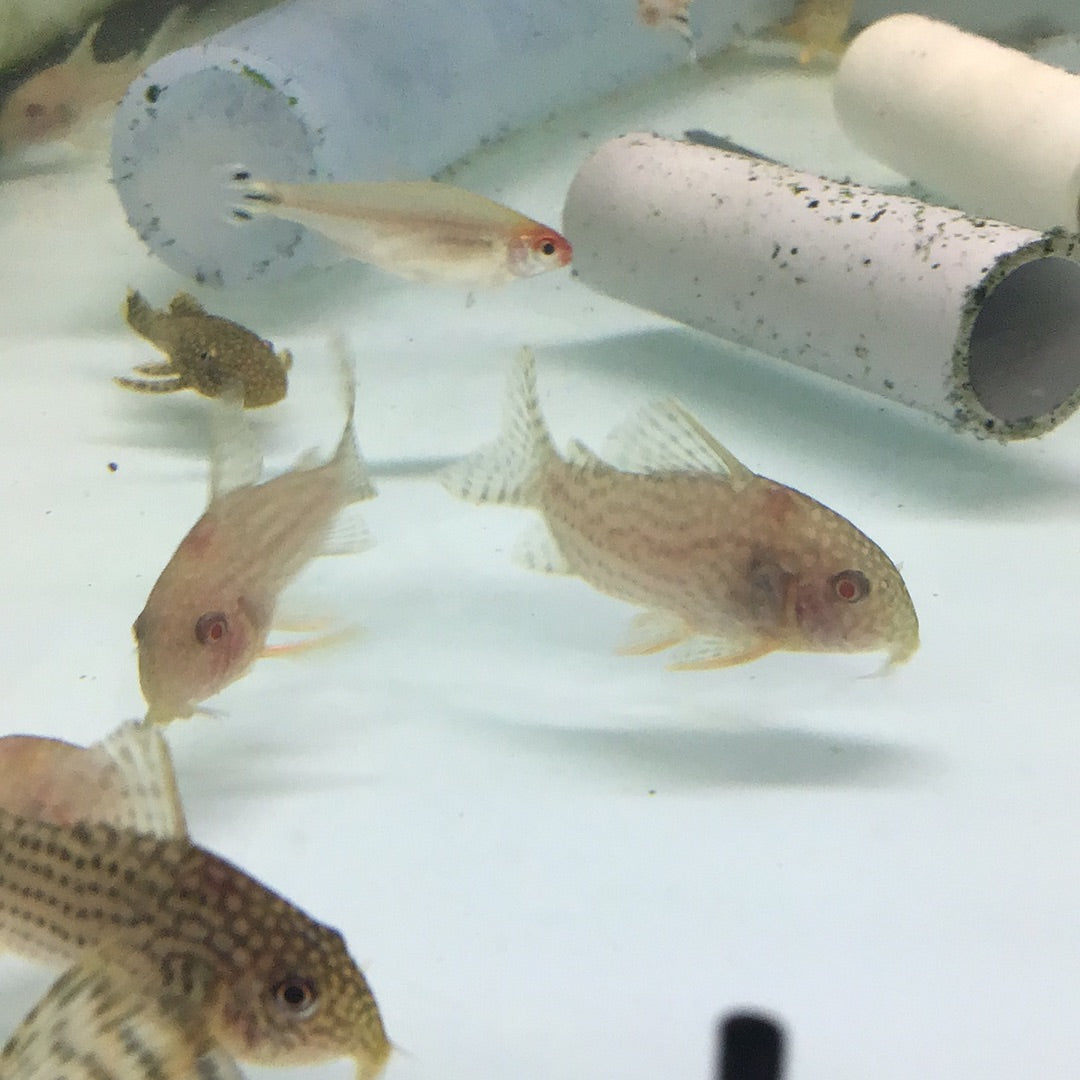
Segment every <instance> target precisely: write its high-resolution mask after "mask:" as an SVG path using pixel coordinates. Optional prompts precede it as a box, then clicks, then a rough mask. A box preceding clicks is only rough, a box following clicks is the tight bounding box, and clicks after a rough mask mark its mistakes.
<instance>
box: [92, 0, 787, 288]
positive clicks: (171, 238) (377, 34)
mask: <svg viewBox="0 0 1080 1080" xmlns="http://www.w3.org/2000/svg"><path fill="white" fill-rule="evenodd" d="M789 7H790V0H725V2H724V3H723V4H705V5H694V6H693V7H692V9H691V12H690V18H691V26H692V28H693V32H694V35H695V44H696V46H697V49H698V51H699V53H701V54H703V55H704V54H705V53H708V52H710V51H713V50H715V49H717V48H719V47H721V46H722V45H724V44H726V43H727V42H728V41H730V40H731V38H732V37H733V36H734V34H735V33H736V27H737V26H738V27H741V28H742V29H743V30H750V31H752V30H755V29H760V28H761V27H762V26H765V25H767V24H768V23H770V22H772V21H774V20H775V19H776V18H778V17H779V16H780V15H781V14H783V13H784V12H785V11H786V10H788V9H789ZM636 11H637V8H636V4H635V2H634V0H454V2H453V3H448V2H447V0H291V2H289V3H285V4H282V5H280V6H279V7H277V8H274V9H273V10H271V11H268V12H265V13H264V14H262V15H259V16H257V17H255V18H253V19H249V20H247V21H246V22H244V23H241V24H239V25H237V26H234V27H231V28H230V29H228V30H226V31H223V32H222V33H220V34H218V35H216V36H215V37H213V38H211V39H210V40H209V41H207V42H206V43H205V44H203V45H199V46H195V47H193V48H190V49H183V50H181V51H179V52H176V53H173V54H172V55H170V56H166V57H164V58H163V59H162V60H160V61H159V62H158V63H156V64H154V65H152V66H151V67H150V68H149V69H148V70H147V71H146V73H145V74H144V75H142V76H141V77H140V78H138V79H136V80H135V82H134V83H132V85H131V87H130V88H129V90H128V93H127V95H126V96H125V98H124V100H123V102H122V103H121V105H120V108H119V109H118V111H117V116H116V121H115V125H114V133H113V147H112V165H113V176H114V180H115V183H116V190H117V193H118V194H119V196H120V199H121V202H122V203H123V205H124V208H125V210H126V212H127V215H128V220H129V221H130V223H131V225H132V227H133V228H135V229H136V230H137V231H138V233H139V235H140V236H142V238H143V239H144V240H145V241H146V243H147V244H148V245H149V247H150V248H151V250H152V251H154V253H155V254H157V255H158V256H160V257H161V258H162V259H163V260H165V261H166V262H167V263H168V264H169V265H170V266H172V267H173V268H174V269H176V270H178V271H179V272H181V273H184V274H188V275H190V276H192V277H195V278H196V279H197V280H201V281H205V282H210V283H218V284H232V283H236V282H241V281H245V280H249V279H253V278H259V277H265V278H273V277H283V276H287V275H289V274H291V273H294V272H296V271H297V270H300V269H302V268H303V267H305V266H308V265H312V264H319V263H325V262H328V261H331V260H332V259H333V258H335V257H336V253H335V252H334V249H333V248H332V247H331V246H330V245H329V243H328V242H327V241H325V240H323V239H322V238H320V237H317V236H316V235H315V234H313V233H311V232H309V231H307V230H305V229H304V228H302V227H301V226H299V225H296V224H294V223H291V222H283V221H277V220H274V219H272V218H263V219H260V220H258V221H253V222H252V223H251V224H250V225H244V226H236V225H234V224H230V207H231V205H233V204H235V201H236V195H235V193H233V192H230V191H229V189H228V186H227V180H228V177H229V175H230V173H231V171H232V170H235V169H239V168H242V169H244V170H246V171H248V172H250V173H251V174H252V175H253V176H254V177H256V178H265V179H270V180H288V181H302V180H309V179H311V180H353V179H359V180H381V179H387V178H396V179H412V178H418V177H425V176H430V175H431V174H432V173H435V172H437V171H439V170H440V169H442V168H444V167H445V166H447V165H449V164H450V163H451V162H453V161H455V160H456V159H458V158H460V157H461V156H463V155H465V154H467V153H469V152H471V151H472V150H475V149H476V148H477V147H478V146H479V145H480V144H481V143H483V142H485V141H489V140H494V139H497V138H499V137H500V136H501V135H503V134H505V133H506V132H508V131H510V130H512V129H513V128H515V127H520V126H523V125H526V124H529V123H532V122H536V121H538V120H541V119H543V118H544V117H545V116H547V115H548V114H549V113H550V112H551V111H552V110H553V109H557V108H561V107H566V106H569V105H573V104H575V103H577V102H580V101H582V100H585V99H587V98H589V97H595V96H597V95H599V94H602V93H606V92H609V91H612V90H615V89H618V88H619V87H620V86H626V85H628V84H631V83H634V82H636V81H641V80H643V79H645V78H647V77H649V76H650V75H655V74H657V73H659V72H662V71H664V70H665V69H670V68H673V67H675V66H676V65H678V64H680V63H685V62H686V61H687V59H688V49H687V45H686V42H685V41H684V40H682V38H680V37H679V35H678V34H677V33H674V32H671V31H666V30H657V29H652V28H649V27H646V26H645V25H643V24H642V23H641V22H640V21H639V20H638V18H637V15H636Z"/></svg>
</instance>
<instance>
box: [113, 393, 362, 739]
mask: <svg viewBox="0 0 1080 1080" xmlns="http://www.w3.org/2000/svg"><path fill="white" fill-rule="evenodd" d="M348 392H349V395H350V396H349V399H348V400H349V419H348V422H347V424H346V427H345V432H344V434H343V435H342V438H341V441H340V443H339V444H338V448H337V451H336V452H335V454H334V456H333V457H332V458H331V459H330V460H329V461H328V462H326V463H325V464H323V465H319V466H316V467H314V468H304V467H297V468H295V469H293V470H291V471H290V472H286V473H283V474H282V475H280V476H277V477H274V478H273V479H271V480H267V481H265V482H264V483H261V484H245V485H243V486H241V487H238V488H236V489H234V490H231V491H225V492H223V493H219V494H217V495H215V496H214V497H213V498H212V499H211V501H210V505H209V506H208V507H207V509H206V512H205V513H204V514H203V515H202V517H200V518H199V520H198V521H197V522H196V523H195V524H194V526H192V528H191V530H190V531H189V532H188V534H187V535H186V536H185V537H184V539H183V540H182V541H181V542H180V546H179V547H178V548H177V549H176V552H175V553H174V554H173V557H172V558H171V559H170V560H169V563H168V565H167V566H166V567H165V569H164V570H163V571H162V572H161V576H160V577H159V578H158V580H157V582H156V583H155V585H154V587H153V589H152V590H151V591H150V595H149V597H148V598H147V601H146V606H145V607H144V608H143V610H142V613H141V614H140V615H139V617H138V618H137V619H136V620H135V624H134V627H133V630H134V634H135V640H136V643H137V645H138V650H139V681H140V684H141V686H142V691H143V696H144V697H145V698H146V701H147V704H148V706H149V710H148V712H147V719H148V720H150V721H153V722H166V721H169V720H172V719H175V718H179V717H186V716H190V715H191V714H192V712H193V710H194V708H195V706H196V705H197V704H198V703H199V702H201V701H203V700H205V699H206V698H208V697H210V696H211V695H212V694H216V693H217V692H218V691H220V690H222V689H223V688H224V687H225V686H227V685H228V684H229V683H231V682H233V681H235V680H236V679H238V678H239V677H240V676H241V675H243V674H244V672H245V671H247V669H248V668H249V667H250V666H251V665H252V664H253V663H254V662H255V660H257V659H258V657H259V656H260V654H261V653H262V652H263V650H264V647H265V645H266V639H267V635H268V634H269V632H270V629H271V620H272V618H273V615H274V610H275V608H276V606H277V601H278V595H279V593H280V592H281V590H282V589H283V588H284V587H285V586H286V585H287V584H288V583H289V581H291V580H292V578H293V577H294V576H295V575H296V574H297V573H298V572H299V571H300V570H301V568H302V567H303V566H304V565H305V564H306V563H307V562H309V561H310V560H311V559H312V558H313V557H314V556H316V555H318V554H319V553H320V552H321V550H322V549H323V547H324V544H325V540H326V536H327V534H328V532H329V530H330V527H331V525H332V523H333V521H334V519H335V518H336V516H337V514H338V512H339V511H340V510H341V509H342V508H343V507H344V506H345V505H346V504H348V503H352V502H358V501H360V500H363V499H369V498H371V497H372V496H374V494H375V489H374V487H373V485H372V484H371V481H370V479H369V477H368V473H367V469H366V467H365V465H364V463H363V461H362V459H361V458H360V455H359V451H358V450H357V447H356V440H355V437H354V434H353V407H352V400H353V399H352V396H351V394H352V390H351V384H350V389H349V391H348Z"/></svg>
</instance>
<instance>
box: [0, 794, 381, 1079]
mask: <svg viewBox="0 0 1080 1080" xmlns="http://www.w3.org/2000/svg"><path fill="white" fill-rule="evenodd" d="M0 944H2V945H4V946H6V947H7V948H9V949H11V950H13V951H15V952H17V953H20V954H22V955H24V956H28V957H31V958H34V959H37V960H39V961H43V962H46V963H49V964H51V965H56V966H63V967H74V966H77V965H79V964H89V965H90V966H91V967H93V966H95V965H97V966H100V967H102V968H104V969H106V970H109V971H112V972H115V973H117V977H118V978H121V980H127V981H128V982H129V983H130V985H132V986H134V987H137V988H138V990H139V991H140V993H142V994H144V995H149V996H150V997H151V998H152V999H154V1000H155V1001H158V1002H165V1003H171V1004H170V1005H169V1007H170V1008H171V1009H172V1010H173V1011H174V1012H176V1010H179V1012H177V1013H176V1015H183V1016H186V1017H188V1019H187V1020H186V1021H185V1024H186V1025H187V1028H188V1030H187V1032H186V1038H188V1039H189V1040H193V1042H191V1047H192V1051H193V1053H194V1054H195V1055H196V1056H199V1055H201V1054H203V1053H206V1052H208V1051H209V1050H210V1049H211V1048H213V1047H215V1046H218V1047H221V1048H222V1049H223V1050H225V1051H226V1052H228V1053H229V1054H231V1055H232V1056H234V1057H236V1058H238V1059H240V1060H243V1061H250V1062H254V1063H261V1064H279V1065H286V1064H306V1063H312V1062H317V1061H322V1060H326V1059H329V1058H336V1057H342V1056H353V1057H355V1058H356V1060H357V1066H358V1075H361V1076H366V1075H374V1074H375V1073H377V1072H378V1071H379V1069H380V1068H381V1066H382V1064H383V1063H384V1062H385V1061H386V1058H387V1056H388V1054H389V1051H390V1045H389V1043H388V1041H387V1039H386V1034H385V1031H384V1028H383V1025H382V1020H381V1018H380V1016H379V1011H378V1008H377V1006H376V1003H375V999H374V997H373V996H372V994H371V991H370V988H369V987H368V984H367V982H366V980H365V979H364V976H363V974H362V973H361V972H360V970H359V969H358V968H357V967H356V964H355V963H354V962H353V960H352V958H351V957H350V956H349V953H348V950H347V949H346V947H345V943H344V941H343V939H342V937H341V935H340V934H339V933H338V932H337V931H336V930H333V929H331V928H329V927H326V926H323V925H321V924H319V923H317V922H315V921H314V920H313V919H311V918H310V917H309V916H308V915H306V914H305V913H304V912H302V911H300V910H299V909H298V908H296V907H294V906H293V905H292V904H290V903H288V902H287V901H286V900H284V899H283V898H282V897H280V896H278V895H277V894H275V893H273V892H272V891H271V890H269V889H267V888H266V887H265V886H264V885H262V884H260V883H259V882H258V881H256V880H255V879H254V878H252V877H249V876H248V875H247V874H245V873H244V872H243V871H241V870H239V869H238V868H237V867H235V866H233V865H232V864H231V863H228V862H226V861H225V860H224V859H221V858H219V857H217V856H216V855H213V854H211V853H210V852H207V851H204V850H203V849H201V848H199V847H197V846H196V845H194V844H192V843H191V842H190V841H188V840H186V839H184V838H179V837H177V838H163V837H154V836H148V835H142V834H138V833H134V832H132V831H131V830H125V829H117V828H114V827H112V826H110V825H106V824H98V823H88V822H82V823H79V824H77V825H74V826H71V827H67V828H65V827H62V826H58V825H53V824H51V823H48V822H39V821H31V820H28V819H25V818H19V817H15V816H13V815H11V814H9V813H6V812H3V811H0ZM305 995H307V996H308V997H310V998H311V1001H310V1003H309V1002H306V1001H304V1000H301V1001H299V1002H298V1003H293V1002H292V1001H291V998H293V997H298V998H301V999H302V998H304V996H305ZM309 1005H310V1011H309ZM361 1070H363V1071H361ZM0 1075H2V1074H0Z"/></svg>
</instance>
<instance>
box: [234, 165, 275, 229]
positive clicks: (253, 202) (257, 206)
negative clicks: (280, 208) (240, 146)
mask: <svg viewBox="0 0 1080 1080" xmlns="http://www.w3.org/2000/svg"><path fill="white" fill-rule="evenodd" d="M229 187H230V189H231V190H232V193H233V196H234V197H235V198H236V200H237V201H236V204H235V205H234V206H233V208H232V216H233V217H234V218H236V219H237V220H238V221H250V220H251V219H252V218H253V217H255V216H256V215H257V214H265V213H269V212H270V208H271V207H272V206H275V205H277V204H278V203H279V202H281V197H280V196H279V195H277V194H276V193H275V192H274V185H273V184H270V183H267V182H265V181H263V180H253V179H252V177H251V173H249V172H248V171H247V170H246V169H242V168H240V169H234V170H233V174H232V176H231V177H230V178H229Z"/></svg>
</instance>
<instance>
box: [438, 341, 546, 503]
mask: <svg viewBox="0 0 1080 1080" xmlns="http://www.w3.org/2000/svg"><path fill="white" fill-rule="evenodd" d="M556 456H557V454H556V450H555V446H554V444H553V443H552V441H551V434H550V432H549V431H548V429H547V425H546V424H545V422H544V418H543V416H542V415H541V413H540V403H539V401H538V399H537V394H536V361H535V358H534V357H533V353H532V350H531V349H528V348H524V349H522V350H521V352H520V353H519V354H518V359H517V363H516V364H515V365H514V367H513V369H512V371H511V374H510V380H509V383H508V385H507V391H506V399H505V404H504V407H503V428H502V432H501V433H500V435H499V437H498V439H496V441H495V442H494V443H492V444H491V445H490V446H486V447H484V448H482V449H480V450H478V451H476V452H475V453H473V454H469V455H467V456H466V457H464V458H462V459H461V460H460V461H457V462H455V463H454V464H452V465H450V466H448V467H447V468H446V469H443V470H442V471H441V472H440V473H439V479H440V480H441V481H442V483H443V486H444V487H445V488H446V489H447V490H448V491H449V492H451V494H453V495H456V496H457V497H458V498H459V499H465V500H467V501H468V502H474V503H505V504H508V505H510V506H532V505H534V503H535V502H536V499H537V497H538V494H537V485H538V482H539V480H540V478H541V476H542V475H543V471H544V468H545V467H546V465H547V464H548V463H549V462H550V461H552V460H553V459H554V458H555V457H556Z"/></svg>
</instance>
